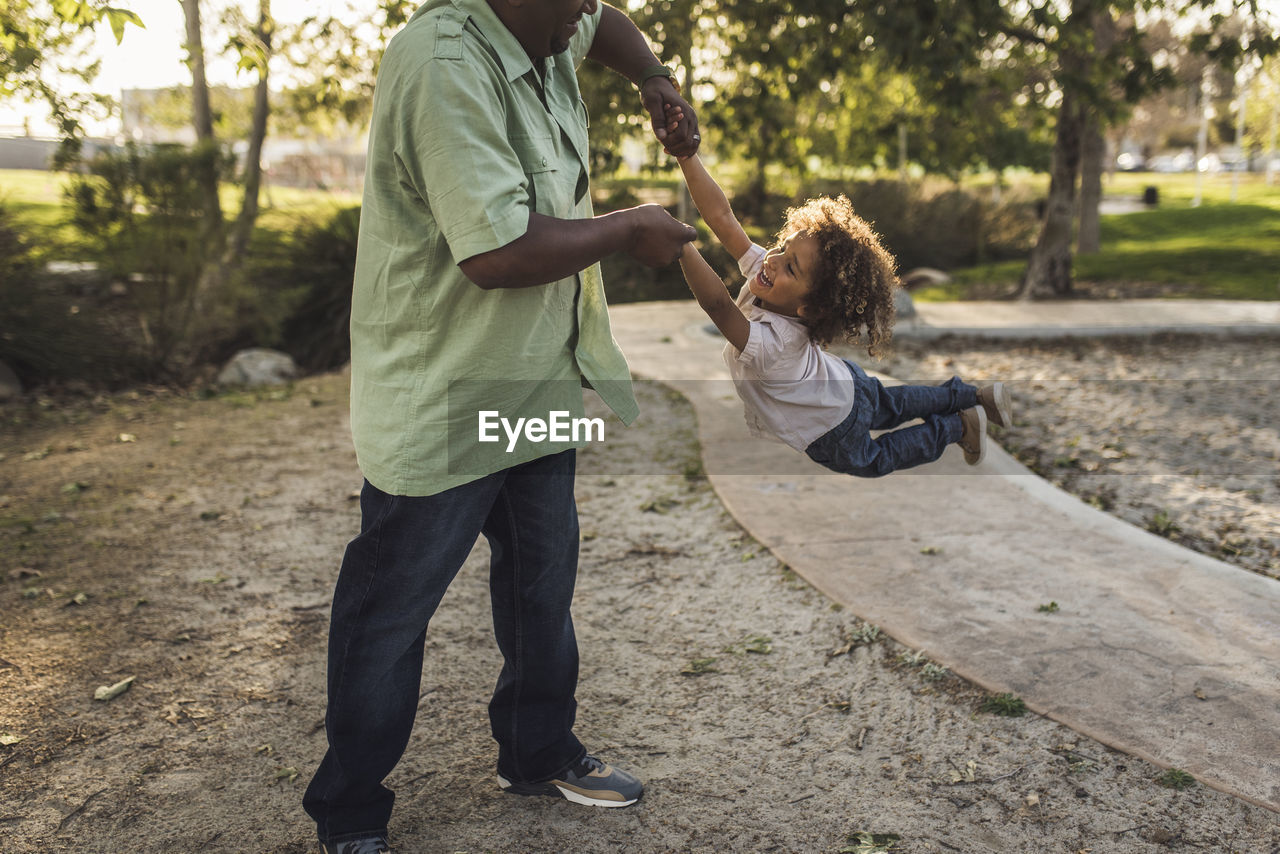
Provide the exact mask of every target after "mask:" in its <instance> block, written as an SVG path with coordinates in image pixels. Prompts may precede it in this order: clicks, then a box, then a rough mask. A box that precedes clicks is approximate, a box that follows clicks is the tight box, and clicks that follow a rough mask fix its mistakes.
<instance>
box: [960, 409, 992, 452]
mask: <svg viewBox="0 0 1280 854" xmlns="http://www.w3.org/2000/svg"><path fill="white" fill-rule="evenodd" d="M973 412H974V413H975V414H977V416H978V454H977V456H976V457H970V456H969V452H968V451H964V446H963V445H962V446H961V450H962V451H964V461H965V462H966V463H968V464H969V465H971V466H976V465H978V464H979V463H981V462H982V461H983V460H985V459H986V458H987V412H986V410H985V409H983V408H982V407H981V406H975V407H974V408H973Z"/></svg>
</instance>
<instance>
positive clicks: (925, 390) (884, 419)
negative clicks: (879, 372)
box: [805, 359, 978, 477]
mask: <svg viewBox="0 0 1280 854" xmlns="http://www.w3.org/2000/svg"><path fill="white" fill-rule="evenodd" d="M845 364H846V365H848V366H849V370H850V371H851V372H852V373H853V382H854V386H855V389H856V390H855V392H854V398H853V408H852V409H851V410H850V411H849V414H848V416H846V417H845V419H844V421H842V422H840V423H839V424H838V425H836V426H835V427H834V428H832V429H831V430H830V431H828V432H827V433H826V434H824V435H822V436H819V437H818V438H817V439H815V440H814V441H813V443H812V444H810V445H809V447H808V448H806V449H805V453H806V454H808V455H809V458H810V459H812V460H814V461H815V462H818V463H821V464H822V465H823V466H826V467H827V468H829V469H831V470H832V471H835V472H840V473H841V474H852V475H856V476H857V477H883V476H884V475H886V474H889V473H890V472H894V471H897V470H898V469H906V468H911V467H912V466H918V465H923V464H924V463H931V462H933V461H934V460H936V459H938V457H940V456H942V452H943V451H945V450H946V449H947V445H950V444H951V443H952V442H955V441H958V440H959V439H960V434H961V433H962V432H963V428H962V426H961V423H960V415H959V413H960V410H962V409H968V408H969V407H971V406H976V405H977V403H978V390H977V388H975V387H974V386H971V385H968V384H967V383H964V382H962V381H961V380H960V378H959V377H952V378H951V379H949V380H947V381H946V382H944V383H942V384H941V385H936V386H934V385H900V386H887V387H886V386H885V385H883V384H881V382H880V381H879V380H878V379H876V378H874V377H869V376H867V373H866V371H864V370H862V368H860V367H858V366H857V365H855V364H854V363H853V362H850V361H849V360H848V359H846V360H845ZM916 418H922V419H924V423H923V424H917V425H913V426H911V427H904V428H903V429H901V430H893V429H892V428H894V427H897V426H898V425H899V424H903V423H904V422H907V421H912V420H914V419H916ZM872 430H890V431H891V432H888V433H883V434H881V435H880V436H877V437H872V435H871V431H872Z"/></svg>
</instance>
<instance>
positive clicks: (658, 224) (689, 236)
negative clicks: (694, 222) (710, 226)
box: [627, 205, 698, 267]
mask: <svg viewBox="0 0 1280 854" xmlns="http://www.w3.org/2000/svg"><path fill="white" fill-rule="evenodd" d="M627 214H628V215H629V216H630V217H631V241H630V245H628V247H627V254H628V255H630V256H631V257H632V258H634V259H636V260H637V261H639V262H640V263H641V264H644V265H645V266H646V267H665V266H667V265H668V264H670V263H672V262H674V261H675V260H676V259H677V258H679V257H680V253H681V251H682V250H683V249H684V245H685V244H686V243H691V242H693V241H694V240H696V239H697V237H698V232H697V230H696V229H694V227H693V226H691V225H685V224H684V223H683V222H681V221H680V220H678V219H675V218H674V217H672V216H671V214H669V213H667V212H666V210H664V209H663V208H662V206H661V205H641V206H640V207H637V208H631V209H630V210H629V211H627Z"/></svg>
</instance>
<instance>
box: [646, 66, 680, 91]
mask: <svg viewBox="0 0 1280 854" xmlns="http://www.w3.org/2000/svg"><path fill="white" fill-rule="evenodd" d="M651 77H665V78H667V79H668V80H670V81H671V82H672V83H673V84H674V83H675V82H676V81H675V72H673V71H672V70H671V69H670V68H668V67H667V66H665V65H650V66H649V67H648V68H646V69H645V70H644V71H641V72H640V79H639V80H637V81H636V88H637V89H639V88H640V87H641V86H643V85H644V84H645V81H646V80H648V79H650V78H651Z"/></svg>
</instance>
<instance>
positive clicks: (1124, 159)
mask: <svg viewBox="0 0 1280 854" xmlns="http://www.w3.org/2000/svg"><path fill="white" fill-rule="evenodd" d="M1116 168H1117V169H1119V170H1120V171H1121V172H1141V171H1143V170H1144V169H1146V168H1147V158H1145V157H1143V156H1142V155H1141V154H1138V153H1137V152H1134V151H1122V152H1120V154H1119V155H1118V156H1117V157H1116Z"/></svg>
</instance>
